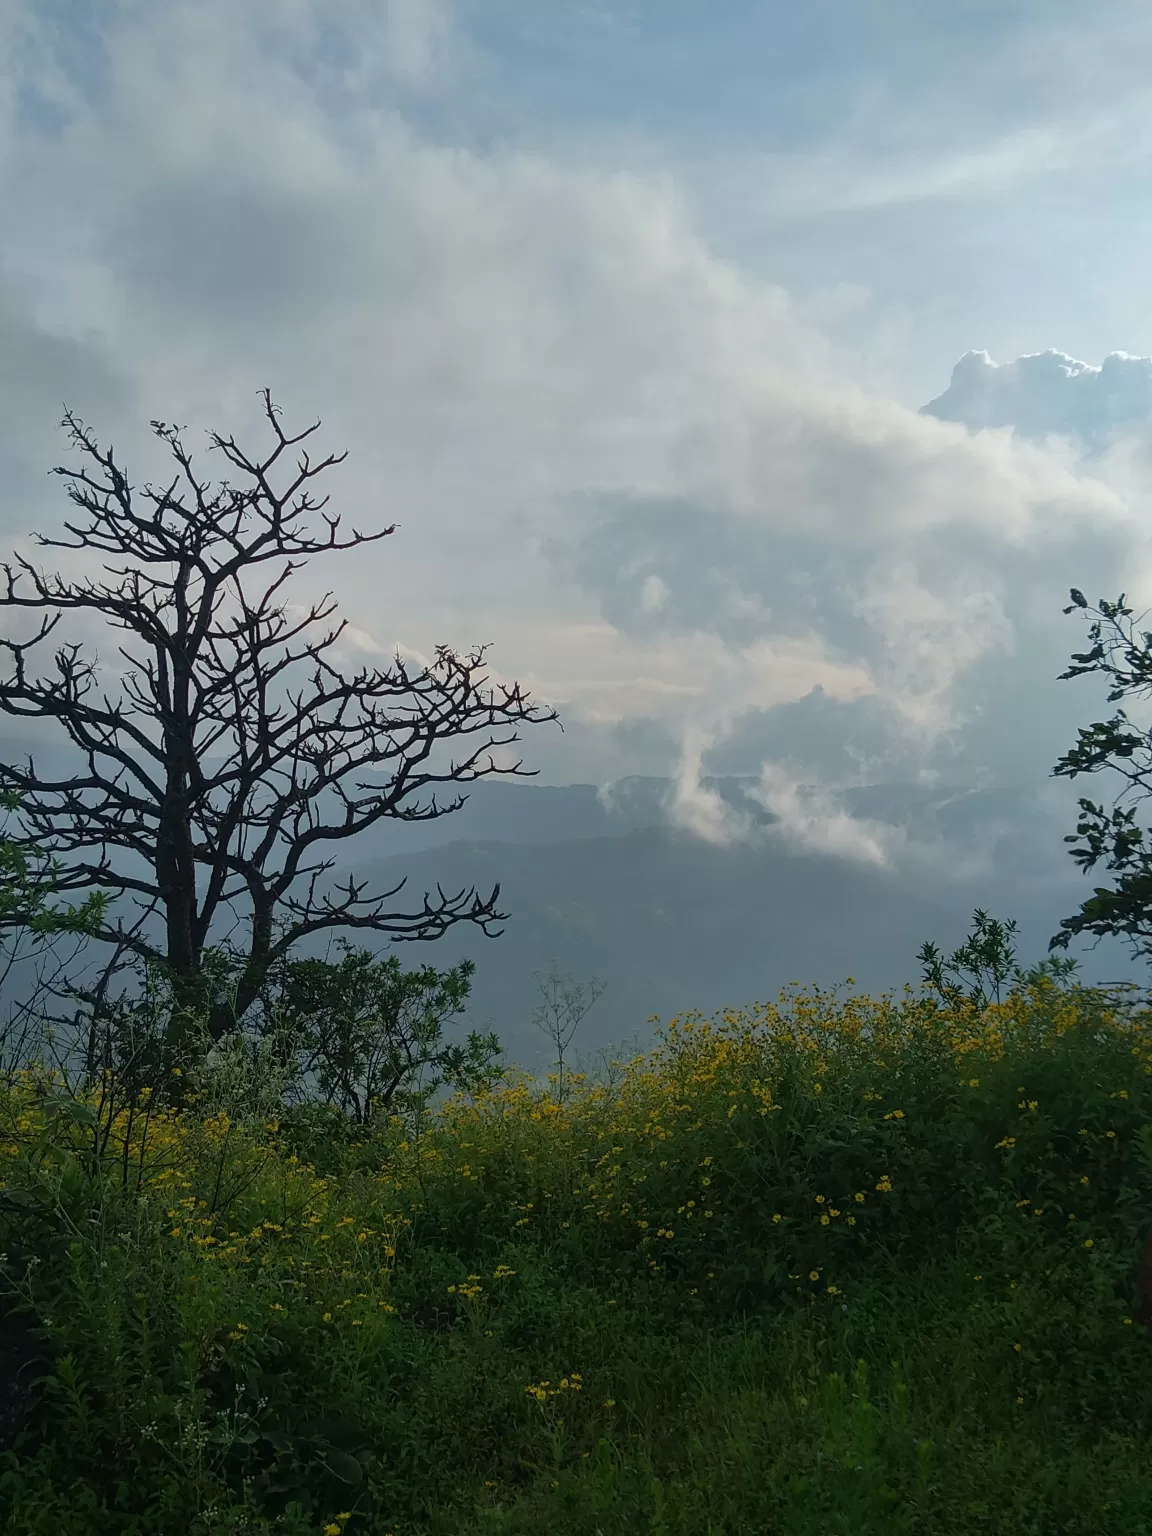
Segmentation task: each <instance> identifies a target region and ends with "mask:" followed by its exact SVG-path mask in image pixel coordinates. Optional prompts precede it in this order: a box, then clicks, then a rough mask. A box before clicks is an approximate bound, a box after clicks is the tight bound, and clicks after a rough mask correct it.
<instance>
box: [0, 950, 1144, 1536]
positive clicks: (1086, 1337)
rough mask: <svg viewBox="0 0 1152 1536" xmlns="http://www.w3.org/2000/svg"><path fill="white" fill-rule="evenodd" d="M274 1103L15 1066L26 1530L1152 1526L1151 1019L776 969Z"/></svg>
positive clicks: (4, 1124) (1027, 996) (1, 1171)
mask: <svg viewBox="0 0 1152 1536" xmlns="http://www.w3.org/2000/svg"><path fill="white" fill-rule="evenodd" d="M650 1022H652V1023H656V1024H659V1021H650ZM268 1101H269V1095H268V1094H267V1093H264V1094H261V1093H258V1092H255V1091H254V1090H253V1089H252V1084H251V1082H250V1081H248V1080H243V1081H241V1079H240V1078H239V1077H238V1076H237V1075H236V1074H233V1075H232V1077H231V1078H229V1077H228V1075H227V1074H226V1073H222V1072H218V1073H217V1075H216V1077H215V1078H210V1077H209V1076H207V1075H206V1076H205V1077H204V1079H203V1081H202V1082H199V1083H198V1084H197V1085H196V1088H195V1091H193V1092H191V1093H190V1094H189V1095H188V1097H187V1101H186V1102H185V1103H184V1104H182V1106H181V1107H180V1108H178V1109H177V1108H173V1107H165V1106H164V1105H163V1104H154V1103H152V1102H151V1101H150V1098H149V1095H148V1093H147V1092H146V1091H145V1092H143V1093H140V1094H136V1095H134V1096H131V1098H130V1099H129V1100H128V1101H126V1100H125V1098H124V1096H123V1095H121V1094H118V1093H117V1091H116V1084H115V1082H114V1081H112V1080H111V1079H107V1080H105V1081H103V1082H97V1083H95V1084H90V1085H89V1086H88V1087H87V1088H86V1089H85V1090H84V1091H83V1092H81V1091H78V1090H75V1089H70V1088H69V1086H68V1085H67V1083H66V1082H64V1081H63V1079H62V1078H61V1076H60V1074H59V1073H54V1072H51V1071H48V1070H46V1069H45V1070H37V1069H32V1068H25V1069H23V1070H21V1071H20V1072H12V1073H10V1074H9V1075H8V1080H7V1082H6V1083H5V1084H4V1086H3V1088H2V1089H0V1158H2V1163H0V1181H2V1183H3V1186H4V1187H3V1189H2V1190H0V1232H2V1242H0V1248H2V1250H3V1251H2V1252H0V1289H2V1290H3V1292H4V1296H5V1298H6V1299H5V1301H4V1306H5V1307H6V1309H7V1329H8V1334H9V1337H10V1339H17V1338H23V1339H25V1340H26V1343H27V1356H28V1361H29V1362H30V1363H29V1371H28V1372H27V1373H26V1376H27V1379H29V1380H30V1381H31V1382H32V1383H33V1385H32V1386H31V1387H30V1388H29V1392H28V1401H27V1407H26V1411H25V1412H24V1414H23V1417H22V1419H21V1422H20V1425H19V1428H18V1429H17V1430H16V1432H15V1433H14V1434H13V1435H12V1436H11V1437H10V1443H9V1445H8V1448H7V1449H5V1450H4V1451H3V1453H2V1454H0V1511H3V1517H2V1519H3V1523H2V1529H3V1530H4V1531H5V1532H11V1533H13V1536H113V1533H115V1536H128V1533H132V1536H169V1533H180V1536H216V1533H224V1532H228V1533H239V1532H276V1533H281V1536H360V1533H364V1536H528V1533H532V1536H538V1533H540V1532H548V1533H556V1536H568V1533H571V1536H622V1533H631V1532H635V1533H646V1536H721V1533H723V1536H749V1533H760V1532H764V1533H776V1532H779V1533H787V1536H823V1533H827V1532H844V1533H852V1536H865V1533H876V1536H880V1533H884V1536H889V1533H905V1532H906V1533H924V1536H928V1533H932V1536H945V1533H952V1532H955V1533H961V1532H963V1533H968V1532H1003V1533H1004V1536H1025V1533H1031V1536H1057V1533H1060V1536H1065V1533H1067V1536H1071V1533H1083V1536H1102V1533H1109V1532H1116V1533H1117V1536H1119V1533H1121V1532H1122V1533H1125V1536H1139V1533H1141V1532H1150V1531H1152V1457H1150V1456H1149V1454H1148V1449H1149V1441H1150V1434H1152V1338H1150V1337H1149V1335H1148V1332H1147V1330H1146V1329H1145V1328H1144V1327H1143V1326H1141V1324H1140V1321H1139V1319H1138V1317H1136V1316H1135V1314H1136V1311H1137V1308H1136V1305H1135V1302H1136V1297H1135V1292H1134V1286H1135V1276H1136V1269H1137V1265H1138V1262H1139V1257H1140V1253H1141V1249H1142V1245H1143V1241H1144V1237H1145V1234H1146V1232H1147V1229H1148V1227H1149V1224H1150V1223H1152V1016H1150V1015H1149V1014H1148V1013H1147V1011H1142V1010H1141V1009H1140V1008H1139V1007H1137V1006H1135V1005H1121V1004H1118V1003H1117V1002H1116V1001H1115V999H1113V998H1111V997H1110V996H1108V995H1107V994H1105V993H1104V992H1103V991H1101V990H1093V989H1091V988H1087V987H1081V986H1079V985H1078V984H1068V983H1066V982H1063V983H1062V982H1060V981H1058V980H1057V979H1055V978H1053V977H1052V976H1038V975H1033V976H1031V977H1030V978H1027V979H1024V980H1021V981H1020V982H1019V983H1018V984H1017V985H1016V986H1015V987H1014V988H1012V989H1011V991H1010V992H1009V993H1008V995H1007V996H1006V997H1004V998H1003V1000H1001V1001H999V1002H995V1001H988V1000H986V999H985V998H983V996H980V997H978V998H971V997H967V998H964V997H960V996H959V995H952V996H950V997H949V998H947V999H944V1000H941V999H940V998H933V997H930V996H925V995H919V994H916V993H914V991H913V989H912V987H911V986H908V987H906V988H905V990H904V995H903V997H901V998H897V997H895V996H893V995H891V994H885V996H884V997H883V998H882V999H880V1000H878V1001H877V1000H873V999H870V998H867V997H862V996H858V995H855V994H851V993H850V994H848V995H846V996H840V995H838V989H837V991H835V992H832V993H827V992H820V991H818V990H813V989H800V988H798V987H793V988H790V989H788V990H787V991H786V992H785V993H783V994H781V997H780V999H779V1000H778V1002H777V1003H776V1004H763V1005H761V1004H757V1005H755V1006H753V1007H750V1008H747V1009H732V1010H728V1011H725V1012H722V1013H720V1014H718V1015H716V1016H714V1017H712V1018H710V1019H709V1018H704V1017H703V1016H701V1015H699V1014H692V1015H688V1016H683V1017H679V1018H676V1019H673V1020H672V1021H671V1022H670V1023H668V1024H667V1025H666V1026H662V1025H661V1026H659V1027H658V1028H657V1031H656V1034H655V1045H654V1047H653V1048H652V1049H650V1050H648V1051H645V1052H641V1053H637V1054H635V1055H633V1056H630V1057H625V1058H620V1059H603V1060H601V1061H600V1062H599V1064H598V1065H597V1066H596V1067H595V1069H592V1068H590V1067H589V1066H588V1064H587V1063H585V1064H584V1070H583V1071H577V1072H574V1073H570V1074H569V1075H568V1076H567V1078H566V1079H565V1080H564V1081H563V1083H561V1082H560V1081H558V1078H557V1075H556V1074H554V1075H553V1078H552V1080H551V1081H537V1080H535V1079H533V1078H531V1077H529V1076H528V1075H527V1074H526V1073H523V1072H519V1071H516V1070H514V1069H510V1070H507V1071H505V1072H504V1073H503V1075H502V1076H499V1077H498V1078H497V1079H496V1080H491V1081H488V1082H486V1083H483V1084H480V1085H478V1086H476V1087H475V1088H474V1089H473V1090H471V1091H461V1092H457V1093H455V1095H453V1096H448V1097H445V1098H444V1099H442V1101H441V1102H440V1103H439V1104H438V1105H437V1106H435V1107H428V1108H421V1107H419V1106H417V1107H416V1108H415V1109H408V1110H402V1111H394V1112H391V1113H388V1114H387V1115H382V1116H380V1117H378V1118H376V1119H374V1120H372V1121H370V1122H368V1123H353V1122H351V1121H350V1120H349V1118H348V1117H347V1116H346V1115H344V1114H341V1113H340V1112H338V1111H337V1110H335V1109H333V1108H331V1107H330V1106H326V1105H323V1104H319V1103H305V1104H296V1105H290V1106H287V1107H282V1108H280V1109H277V1108H275V1107H274V1106H273V1107H270V1105H269V1102H268Z"/></svg>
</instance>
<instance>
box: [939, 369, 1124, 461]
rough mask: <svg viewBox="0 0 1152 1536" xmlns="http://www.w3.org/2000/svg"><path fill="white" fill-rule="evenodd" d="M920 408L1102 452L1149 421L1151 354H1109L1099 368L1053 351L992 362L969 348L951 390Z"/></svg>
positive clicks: (968, 422) (973, 423) (954, 374)
mask: <svg viewBox="0 0 1152 1536" xmlns="http://www.w3.org/2000/svg"><path fill="white" fill-rule="evenodd" d="M922 409H923V411H924V413H925V414H926V415H929V416H935V417H938V418H939V419H940V420H941V421H959V422H963V423H964V425H965V426H967V427H971V428H974V429H979V428H983V427H1011V428H1013V429H1014V430H1015V431H1016V432H1018V433H1019V434H1020V435H1021V436H1023V437H1031V438H1044V437H1047V436H1049V435H1062V436H1068V437H1072V438H1075V439H1077V440H1078V441H1079V442H1080V443H1082V444H1083V445H1085V446H1087V447H1089V448H1092V449H1097V450H1098V449H1101V448H1103V447H1105V446H1106V445H1107V444H1108V443H1109V442H1110V441H1111V440H1113V439H1115V438H1116V437H1117V436H1119V435H1121V434H1130V433H1131V432H1132V430H1133V428H1136V427H1140V426H1147V425H1148V423H1149V420H1150V419H1152V357H1132V356H1130V355H1129V354H1128V353H1127V352H1110V353H1109V354H1108V356H1107V357H1106V358H1105V359H1104V361H1103V363H1102V364H1100V366H1099V367H1095V366H1093V365H1092V364H1091V363H1082V362H1079V361H1078V360H1077V359H1076V358H1074V357H1069V356H1068V355H1067V353H1064V352H1057V351H1054V350H1049V351H1047V352H1033V353H1029V354H1028V355H1026V356H1024V357H1018V358H1015V359H1014V360H1013V361H1012V362H1010V363H996V362H993V360H992V358H991V357H989V355H988V353H987V352H984V351H974V352H966V353H965V354H964V356H963V357H962V358H961V359H960V361H959V362H958V363H957V364H956V366H955V367H954V368H953V370H952V380H951V383H950V384H949V386H948V388H947V389H946V390H945V391H944V393H943V394H942V395H938V396H937V397H936V399H934V400H930V401H929V402H928V404H927V405H926V406H924V407H923V408H922Z"/></svg>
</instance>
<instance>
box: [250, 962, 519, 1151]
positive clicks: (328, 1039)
mask: <svg viewBox="0 0 1152 1536" xmlns="http://www.w3.org/2000/svg"><path fill="white" fill-rule="evenodd" d="M338 948H340V949H341V950H342V951H343V953H342V955H341V957H340V959H339V960H338V961H331V960H289V961H286V962H285V963H284V964H283V965H282V966H281V967H280V968H279V969H278V970H277V971H276V972H275V973H274V975H273V977H272V980H271V983H270V985H269V987H268V988H267V989H266V992H265V994H264V998H263V1001H262V1008H263V1031H264V1033H266V1034H268V1033H272V1034H274V1035H278V1036H279V1038H281V1039H283V1040H286V1041H288V1042H291V1044H292V1047H293V1048H294V1050H295V1052H296V1055H297V1061H298V1064H299V1071H300V1072H301V1073H302V1074H313V1075H314V1076H315V1081H316V1084H317V1086H318V1088H319V1090H320V1094H321V1096H322V1098H323V1100H324V1102H325V1103H327V1104H329V1105H331V1106H333V1107H334V1108H336V1109H337V1110H339V1111H340V1112H341V1113H342V1114H344V1115H346V1116H347V1117H348V1118H350V1119H351V1120H352V1121H353V1122H354V1123H355V1124H357V1125H364V1124H367V1123H368V1122H369V1121H371V1120H372V1119H373V1118H374V1117H376V1116H378V1115H387V1114H389V1113H390V1112H391V1111H392V1110H394V1109H396V1108H401V1107H402V1108H404V1109H406V1110H413V1109H419V1108H421V1107H424V1106H425V1105H427V1103H428V1102H429V1101H430V1100H431V1099H432V1098H433V1097H434V1096H435V1095H436V1093H437V1092H438V1091H439V1090H440V1089H441V1088H444V1087H451V1088H455V1089H458V1090H468V1091H471V1090H473V1089H477V1088H481V1087H483V1086H484V1085H487V1084H490V1083H492V1082H494V1081H496V1080H497V1078H498V1077H499V1061H500V1057H501V1054H502V1053H501V1049H500V1041H499V1039H498V1037H497V1036H496V1035H495V1034H486V1035H482V1034H478V1033H477V1032H475V1031H471V1032H470V1033H469V1035H468V1037H467V1040H466V1042H465V1043H464V1044H463V1045H458V1044H453V1043H449V1042H446V1041H445V1040H444V1038H443V1033H444V1021H445V1019H447V1018H450V1017H452V1016H453V1015H456V1014H458V1013H461V1012H462V1011H463V1009H464V1007H465V1005H466V1003H467V1000H468V996H469V993H470V992H471V985H472V983H471V978H472V975H473V973H474V971H475V969H476V962H475V961H474V960H463V961H461V963H460V964H459V965H458V966H455V967H453V968H452V969H450V970H447V971H437V970H436V969H435V968H434V967H433V966H430V965H425V966H422V967H421V968H420V969H419V970H418V971H404V970H402V969H401V966H400V960H399V957H398V956H396V955H389V956H388V957H387V959H384V960H379V959H376V958H375V957H374V956H373V955H372V953H371V951H370V950H366V949H353V948H352V946H351V945H349V944H348V943H347V941H346V940H340V941H338Z"/></svg>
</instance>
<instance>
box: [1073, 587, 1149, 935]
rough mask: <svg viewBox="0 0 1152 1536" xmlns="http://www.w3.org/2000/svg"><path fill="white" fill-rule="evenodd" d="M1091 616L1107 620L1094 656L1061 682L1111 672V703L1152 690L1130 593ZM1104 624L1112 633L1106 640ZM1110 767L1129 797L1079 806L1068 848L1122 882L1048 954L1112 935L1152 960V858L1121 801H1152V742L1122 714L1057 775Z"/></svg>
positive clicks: (1094, 640) (1091, 736) (1093, 899)
mask: <svg viewBox="0 0 1152 1536" xmlns="http://www.w3.org/2000/svg"><path fill="white" fill-rule="evenodd" d="M1069 595H1070V596H1071V598H1072V603H1071V605H1070V606H1069V607H1067V608H1065V609H1064V612H1065V613H1071V612H1072V611H1073V609H1074V608H1083V609H1087V608H1088V601H1087V599H1086V598H1085V596H1084V594H1083V592H1080V591H1078V590H1077V589H1076V588H1075V587H1073V588H1071V591H1070V594H1069ZM1091 612H1093V613H1097V614H1099V616H1100V617H1099V618H1098V619H1097V620H1096V622H1095V623H1094V624H1093V625H1092V626H1091V628H1090V630H1089V632H1088V640H1089V645H1090V649H1089V650H1087V651H1084V652H1082V653H1079V654H1078V653H1076V652H1073V655H1072V660H1073V661H1074V662H1076V663H1077V665H1076V666H1072V667H1069V669H1068V670H1067V672H1062V673H1061V674H1060V681H1063V680H1064V679H1066V678H1071V677H1079V676H1081V675H1082V674H1084V673H1087V672H1106V673H1108V674H1109V675H1110V676H1111V677H1112V679H1113V683H1114V686H1113V688H1112V690H1111V692H1110V693H1109V694H1108V702H1109V703H1110V704H1112V703H1115V702H1116V701H1117V700H1118V699H1122V698H1124V697H1125V695H1126V694H1132V693H1141V692H1144V691H1146V690H1147V689H1148V688H1149V687H1150V686H1152V633H1149V632H1148V631H1145V632H1144V633H1143V636H1142V643H1141V642H1139V641H1137V639H1136V635H1135V630H1134V627H1133V626H1132V625H1131V624H1128V625H1127V626H1125V625H1124V624H1123V622H1122V621H1123V620H1125V619H1128V618H1130V617H1131V615H1132V609H1131V608H1128V607H1126V606H1125V603H1124V593H1123V592H1122V593H1121V594H1120V598H1119V601H1117V602H1115V603H1109V602H1107V601H1106V600H1105V599H1104V598H1101V599H1100V606H1099V607H1098V608H1095V609H1092V610H1091ZM1105 622H1106V623H1107V624H1108V625H1109V626H1110V628H1111V631H1112V632H1111V633H1110V634H1108V635H1107V636H1106V637H1105V635H1104V623H1105ZM1117 653H1122V656H1123V661H1124V663H1125V664H1126V665H1124V666H1117V665H1116V664H1115V661H1114V659H1113V658H1114V657H1115V656H1116V655H1117ZM1105 767H1107V768H1113V769H1115V770H1116V771H1117V772H1118V773H1120V774H1122V775H1123V776H1124V778H1126V779H1127V780H1128V786H1129V788H1128V790H1124V791H1122V792H1121V795H1120V797H1119V798H1118V800H1117V801H1116V803H1115V804H1114V805H1113V809H1112V812H1111V815H1108V814H1107V813H1106V812H1105V811H1104V808H1103V807H1102V806H1100V805H1096V804H1094V803H1093V802H1092V801H1091V800H1087V799H1082V800H1080V801H1079V806H1080V811H1081V817H1080V821H1079V822H1078V823H1077V827H1076V833H1075V834H1074V835H1070V836H1068V837H1066V838H1065V839H1064V841H1065V842H1066V843H1075V842H1078V841H1080V840H1081V839H1082V840H1083V841H1084V843H1085V844H1086V846H1085V847H1082V848H1074V849H1071V850H1070V852H1071V854H1072V857H1073V858H1074V859H1075V860H1076V861H1077V863H1078V864H1080V865H1081V867H1082V868H1083V869H1084V870H1085V872H1087V871H1088V870H1090V869H1092V868H1094V867H1095V865H1096V864H1097V863H1098V862H1099V861H1100V860H1101V859H1102V858H1104V859H1106V867H1107V868H1108V869H1111V870H1114V871H1116V872H1118V873H1119V875H1120V878H1119V879H1118V880H1117V882H1116V885H1115V887H1113V888H1108V887H1105V886H1096V888H1095V894H1094V895H1092V896H1090V897H1089V898H1088V899H1087V901H1085V902H1084V903H1083V904H1082V905H1081V907H1080V911H1079V912H1078V913H1077V914H1076V915H1075V916H1073V917H1066V918H1063V919H1062V920H1061V923H1060V928H1061V930H1062V931H1061V932H1060V933H1058V934H1056V935H1055V936H1054V937H1053V938H1052V939H1051V940H1050V941H1049V944H1048V948H1049V949H1050V950H1052V949H1067V947H1068V944H1069V942H1070V940H1071V938H1072V935H1073V934H1080V933H1094V934H1096V935H1097V940H1096V942H1097V943H1099V941H1100V939H1101V938H1102V937H1103V936H1104V935H1105V934H1115V935H1121V934H1123V935H1127V936H1128V937H1129V939H1130V940H1131V942H1132V950H1133V954H1135V955H1145V956H1148V955H1152V943H1150V942H1149V941H1150V940H1152V855H1150V853H1149V850H1148V848H1147V847H1146V846H1145V843H1144V832H1143V829H1142V828H1140V827H1138V826H1136V825H1135V814H1136V813H1135V808H1134V807H1133V806H1128V807H1126V808H1122V807H1121V806H1120V804H1119V800H1120V799H1122V798H1123V796H1124V795H1125V794H1127V793H1128V792H1129V790H1132V789H1136V788H1139V789H1140V790H1142V791H1143V793H1144V794H1145V795H1147V794H1148V793H1149V790H1150V788H1152V785H1150V783H1149V778H1148V774H1149V769H1150V768H1152V736H1150V734H1149V733H1148V732H1146V731H1140V730H1137V729H1135V728H1134V727H1133V726H1132V725H1131V722H1130V721H1129V719H1128V717H1127V715H1126V714H1125V713H1124V711H1123V710H1117V712H1116V714H1115V715H1114V716H1113V717H1112V719H1111V720H1108V721H1097V722H1096V723H1095V724H1093V725H1090V726H1088V728H1087V729H1081V730H1080V732H1079V740H1078V742H1077V744H1076V746H1075V747H1073V748H1072V750H1071V751H1070V752H1068V753H1066V754H1065V756H1064V757H1062V758H1061V759H1060V761H1059V762H1058V763H1057V765H1056V767H1055V768H1054V769H1053V770H1052V776H1053V777H1061V776H1063V777H1067V778H1070V779H1071V778H1075V777H1076V776H1077V775H1078V774H1081V773H1096V772H1098V771H1099V769H1101V768H1105ZM1142 941H1143V942H1142ZM1093 948H1095V945H1094V946H1093Z"/></svg>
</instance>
